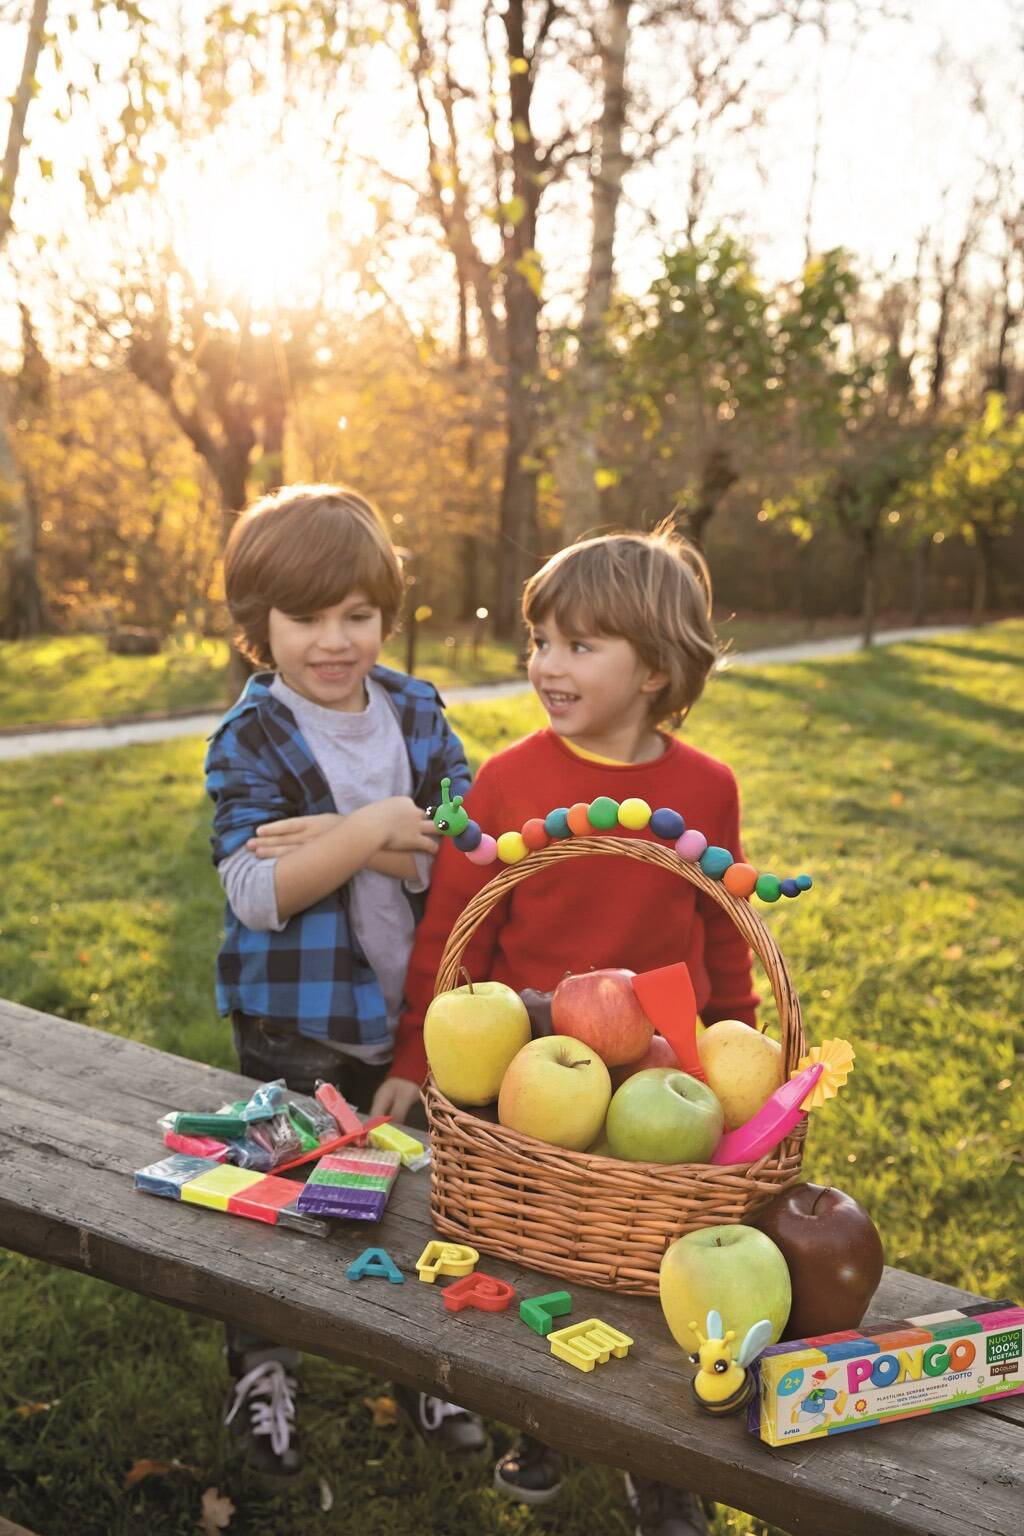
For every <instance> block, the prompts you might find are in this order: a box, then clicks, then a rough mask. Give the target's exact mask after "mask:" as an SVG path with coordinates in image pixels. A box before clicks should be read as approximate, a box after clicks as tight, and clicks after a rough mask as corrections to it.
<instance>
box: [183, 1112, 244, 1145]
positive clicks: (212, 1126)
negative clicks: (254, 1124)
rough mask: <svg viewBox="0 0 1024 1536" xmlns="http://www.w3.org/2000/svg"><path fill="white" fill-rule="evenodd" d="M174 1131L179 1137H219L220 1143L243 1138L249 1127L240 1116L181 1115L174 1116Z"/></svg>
mask: <svg viewBox="0 0 1024 1536" xmlns="http://www.w3.org/2000/svg"><path fill="white" fill-rule="evenodd" d="M174 1129H175V1131H176V1132H177V1134H178V1135H179V1136H219V1137H220V1139H221V1140H222V1141H230V1140H232V1139H233V1138H234V1137H236V1136H244V1135H245V1133H246V1131H247V1130H248V1129H249V1127H248V1125H247V1124H246V1122H245V1121H244V1120H243V1119H242V1118H241V1116H240V1115H189V1114H184V1113H182V1114H178V1115H175V1117H174Z"/></svg>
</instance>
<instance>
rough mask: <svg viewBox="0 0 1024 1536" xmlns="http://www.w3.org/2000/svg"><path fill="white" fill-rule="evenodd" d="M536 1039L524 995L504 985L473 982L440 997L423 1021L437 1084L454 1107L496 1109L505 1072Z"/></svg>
mask: <svg viewBox="0 0 1024 1536" xmlns="http://www.w3.org/2000/svg"><path fill="white" fill-rule="evenodd" d="M529 1038H530V1018H529V1015H528V1014H527V1012H526V1006H525V1004H524V1003H523V1000H522V998H521V997H520V996H519V993H518V992H515V991H513V989H512V988H511V987H506V986H505V984H504V982H501V981H476V982H473V981H470V982H468V983H467V984H466V985H465V986H462V987H453V989H452V990H451V991H450V992H440V993H438V995H437V997H435V998H434V1000H433V1002H432V1003H431V1004H430V1007H429V1008H428V1009H427V1013H426V1017H425V1018H424V1020H423V1043H424V1045H425V1047H426V1052H427V1060H428V1061H429V1063H430V1070H431V1072H432V1073H433V1074H434V1081H435V1083H436V1084H437V1086H438V1088H439V1089H440V1090H441V1092H442V1093H443V1094H444V1095H445V1097H446V1098H448V1099H451V1101H452V1103H453V1104H463V1105H466V1106H467V1107H472V1106H475V1105H478V1104H493V1102H494V1100H495V1099H496V1098H497V1097H498V1089H499V1088H500V1087H501V1080H502V1078H503V1077H504V1075H505V1069H506V1068H507V1067H508V1064H509V1062H510V1061H511V1060H512V1059H513V1057H514V1056H515V1055H516V1053H517V1052H518V1051H520V1050H522V1048H523V1046H524V1045H525V1044H526V1042H527V1041H528V1040H529Z"/></svg>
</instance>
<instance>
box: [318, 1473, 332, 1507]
mask: <svg viewBox="0 0 1024 1536" xmlns="http://www.w3.org/2000/svg"><path fill="white" fill-rule="evenodd" d="M320 1508H321V1509H322V1510H323V1512H324V1514H325V1515H329V1514H330V1512H331V1510H332V1509H333V1508H334V1489H333V1488H332V1487H331V1485H330V1483H329V1482H328V1481H327V1479H326V1477H322V1478H321V1479H320Z"/></svg>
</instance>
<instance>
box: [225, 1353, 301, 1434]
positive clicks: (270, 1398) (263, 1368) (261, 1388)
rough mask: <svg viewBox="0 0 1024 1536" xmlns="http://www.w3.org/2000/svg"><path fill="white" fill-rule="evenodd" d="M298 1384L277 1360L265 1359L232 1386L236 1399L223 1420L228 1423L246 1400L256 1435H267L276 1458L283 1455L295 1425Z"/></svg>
mask: <svg viewBox="0 0 1024 1536" xmlns="http://www.w3.org/2000/svg"><path fill="white" fill-rule="evenodd" d="M297 1389H298V1383H297V1382H296V1380H295V1378H294V1376H289V1375H288V1374H287V1372H286V1371H285V1368H284V1366H283V1365H282V1364H281V1362H280V1360H264V1361H263V1363H262V1364H261V1365H257V1366H254V1367H253V1369H252V1370H251V1371H249V1372H247V1373H246V1375H244V1376H242V1377H241V1378H240V1379H239V1380H238V1381H237V1382H236V1383H235V1400H234V1402H233V1403H232V1405H231V1410H230V1412H229V1413H228V1415H227V1417H226V1418H225V1420H224V1423H225V1424H230V1423H231V1421H232V1419H233V1418H234V1417H235V1414H236V1413H237V1412H238V1410H239V1408H241V1406H242V1404H243V1403H244V1402H245V1401H246V1399H248V1401H249V1421H250V1423H251V1425H252V1432H253V1434H254V1435H257V1436H264V1435H268V1436H269V1437H270V1447H271V1450H272V1451H273V1452H274V1455H275V1456H283V1455H284V1453H285V1451H286V1450H287V1449H288V1446H289V1443H290V1441H291V1433H292V1425H293V1424H294V1422H295V1393H296V1391H297Z"/></svg>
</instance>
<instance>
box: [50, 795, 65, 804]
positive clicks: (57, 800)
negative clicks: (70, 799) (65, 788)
mask: <svg viewBox="0 0 1024 1536" xmlns="http://www.w3.org/2000/svg"><path fill="white" fill-rule="evenodd" d="M50 804H51V805H63V804H64V796H63V795H51V796H50Z"/></svg>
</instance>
